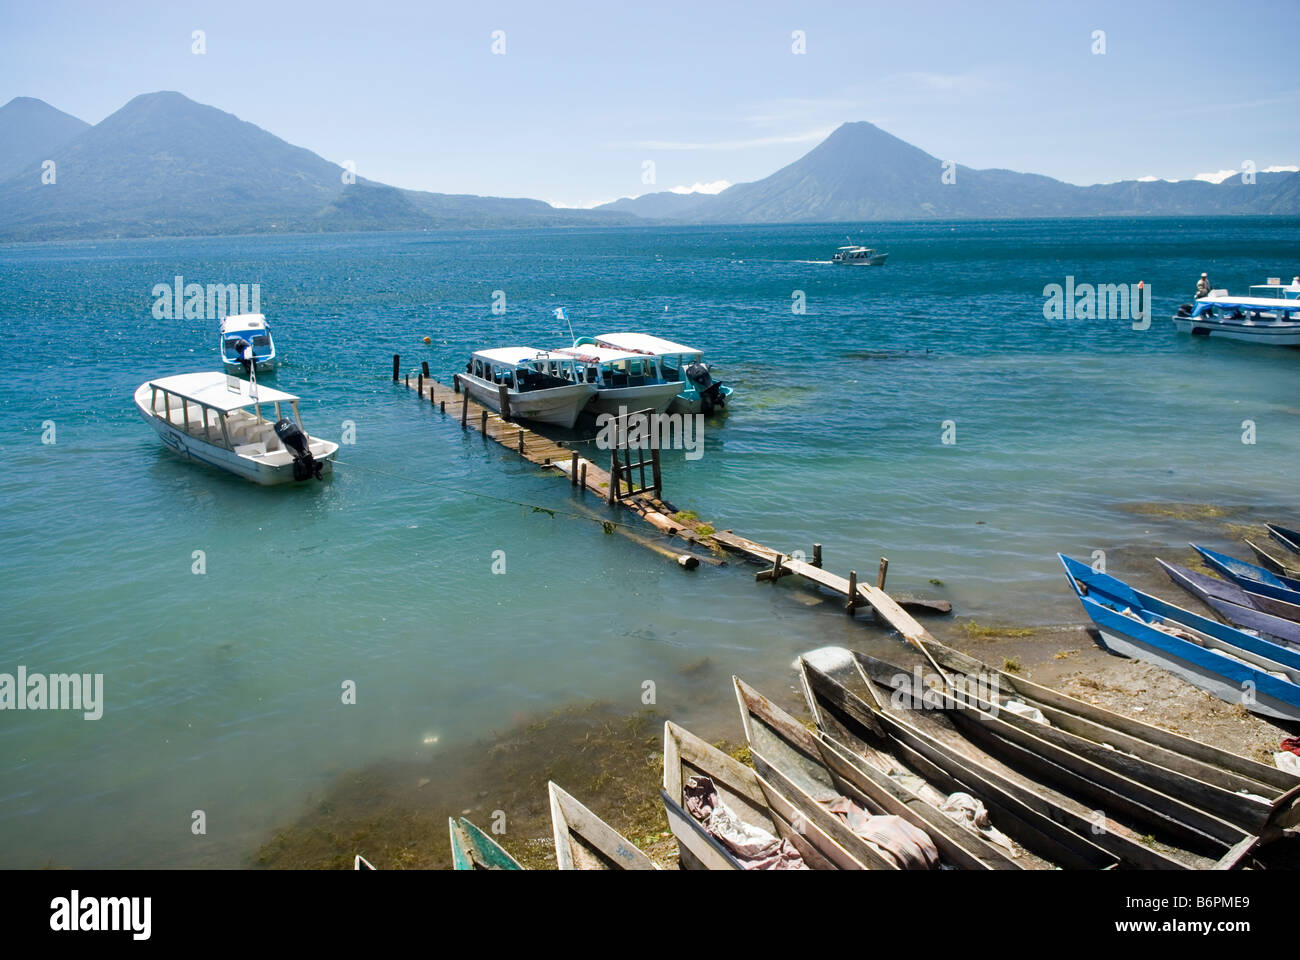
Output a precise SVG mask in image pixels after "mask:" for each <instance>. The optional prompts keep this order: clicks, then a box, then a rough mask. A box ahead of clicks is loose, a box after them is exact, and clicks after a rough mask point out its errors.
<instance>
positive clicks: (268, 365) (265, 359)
mask: <svg viewBox="0 0 1300 960" xmlns="http://www.w3.org/2000/svg"><path fill="white" fill-rule="evenodd" d="M219 348H220V351H221V362H222V364H223V365H224V366H225V368H226V372H227V373H239V372H240V371H241V370H247V369H248V367H247V364H248V363H249V362H251V363H253V364H254V365H255V369H254V372H255V373H270V372H271V371H272V370H274V369H275V362H276V357H275V341H274V340H272V339H271V329H270V328H269V327H268V326H267V325H266V317H265V316H263V315H262V314H260V313H236V314H231V315H230V316H228V317H226V318H225V319H224V320H222V321H221V339H220V343H219Z"/></svg>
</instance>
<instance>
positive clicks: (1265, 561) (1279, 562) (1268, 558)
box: [1243, 537, 1300, 580]
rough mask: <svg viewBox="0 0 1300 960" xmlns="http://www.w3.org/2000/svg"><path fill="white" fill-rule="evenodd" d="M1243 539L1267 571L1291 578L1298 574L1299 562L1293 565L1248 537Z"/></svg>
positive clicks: (1299, 573)
mask: <svg viewBox="0 0 1300 960" xmlns="http://www.w3.org/2000/svg"><path fill="white" fill-rule="evenodd" d="M1243 539H1244V540H1245V541H1246V546H1248V547H1250V551H1251V553H1253V554H1254V555H1255V559H1256V560H1258V561H1259V565H1260V566H1261V567H1263V568H1264V569H1265V570H1267V571H1268V572H1269V573H1271V574H1274V575H1275V576H1279V577H1290V578H1291V579H1293V580H1294V579H1295V578H1296V576H1298V575H1300V562H1297V563H1296V564H1294V565H1293V564H1291V563H1289V562H1287V561H1286V560H1283V559H1282V558H1281V557H1278V556H1275V555H1274V554H1272V553H1270V552H1269V551H1268V550H1265V549H1264V548H1263V547H1261V546H1260V545H1259V544H1258V543H1256V542H1255V541H1254V540H1252V539H1250V538H1249V537H1244V538H1243Z"/></svg>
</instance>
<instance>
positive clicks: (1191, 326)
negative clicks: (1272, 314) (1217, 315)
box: [1174, 317, 1300, 347]
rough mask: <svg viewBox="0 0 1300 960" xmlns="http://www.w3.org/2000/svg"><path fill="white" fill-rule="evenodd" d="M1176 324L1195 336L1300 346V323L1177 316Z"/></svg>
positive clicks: (1279, 345) (1281, 345)
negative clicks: (1226, 320) (1231, 321)
mask: <svg viewBox="0 0 1300 960" xmlns="http://www.w3.org/2000/svg"><path fill="white" fill-rule="evenodd" d="M1174 326H1176V327H1177V328H1178V329H1179V330H1180V331H1181V332H1183V333H1191V334H1193V335H1195V336H1201V337H1204V336H1209V337H1218V338H1219V339H1221V340H1241V341H1244V342H1246V343H1266V344H1270V345H1272V346H1277V347H1300V323H1254V324H1248V323H1224V322H1223V321H1220V320H1206V319H1203V318H1196V319H1192V318H1190V317H1175V318H1174Z"/></svg>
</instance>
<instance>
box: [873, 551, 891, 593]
mask: <svg viewBox="0 0 1300 960" xmlns="http://www.w3.org/2000/svg"><path fill="white" fill-rule="evenodd" d="M888 572H889V558H888V557H881V558H880V569H879V570H878V571H877V572H876V586H877V587H879V588H880V589H881V590H884V589H885V574H886V573H888Z"/></svg>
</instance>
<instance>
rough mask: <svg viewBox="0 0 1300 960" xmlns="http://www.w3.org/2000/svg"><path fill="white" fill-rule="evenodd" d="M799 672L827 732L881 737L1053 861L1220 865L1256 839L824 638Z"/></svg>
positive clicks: (850, 739) (866, 739)
mask: <svg viewBox="0 0 1300 960" xmlns="http://www.w3.org/2000/svg"><path fill="white" fill-rule="evenodd" d="M800 671H801V675H802V680H803V684H804V693H805V696H806V697H807V698H808V701H809V705H810V707H812V708H813V713H814V717H815V718H816V720H817V723H818V724H819V727H820V728H821V730H822V733H823V735H824V736H826V737H827V738H828V739H831V740H834V741H836V742H839V743H843V744H845V745H846V746H849V747H851V748H852V747H854V746H856V745H857V744H863V743H865V744H872V743H873V742H880V741H881V740H882V739H884V740H887V741H889V742H891V743H892V744H893V746H894V748H895V749H896V750H897V751H898V752H899V755H900V756H901V757H903V758H904V759H905V760H906V761H907V762H908V764H909V766H914V767H916V768H917V769H919V770H922V771H923V772H924V773H925V775H926V776H927V778H928V779H931V781H932V782H935V783H936V784H941V785H943V784H945V779H946V780H947V781H948V783H951V784H952V786H951V787H950V789H962V790H966V791H967V792H970V793H971V794H972V795H973V796H976V797H978V798H980V799H981V800H982V801H983V802H984V803H985V805H986V806H987V807H988V809H989V812H990V815H991V816H992V817H993V818H995V819H996V821H997V824H998V827H999V829H1001V830H1003V831H1004V832H1006V833H1007V834H1008V835H1010V836H1012V837H1013V838H1014V839H1016V841H1017V842H1019V843H1021V844H1023V845H1024V846H1026V847H1027V848H1029V849H1031V850H1035V851H1036V852H1038V853H1039V855H1040V856H1044V857H1045V858H1047V859H1051V860H1053V861H1054V862H1056V863H1058V864H1060V865H1061V866H1063V867H1072V868H1089V867H1091V868H1108V867H1112V866H1116V865H1123V866H1128V867H1134V868H1142V869H1214V868H1218V869H1227V868H1230V867H1234V866H1239V865H1241V862H1242V860H1243V859H1244V858H1245V857H1246V856H1247V854H1249V853H1250V852H1251V851H1252V850H1253V849H1254V848H1255V847H1256V845H1257V844H1258V842H1259V840H1258V838H1257V837H1255V836H1253V835H1251V834H1249V833H1247V832H1245V831H1243V830H1240V829H1238V828H1234V827H1233V826H1232V825H1230V824H1227V823H1226V822H1222V821H1216V820H1214V818H1211V817H1208V815H1207V816H1204V817H1195V816H1194V815H1191V816H1192V817H1193V818H1195V819H1197V820H1199V822H1200V827H1201V829H1200V830H1192V829H1188V828H1187V827H1186V826H1184V825H1183V824H1181V823H1179V822H1178V821H1176V820H1174V819H1172V818H1170V817H1168V816H1167V815H1165V813H1164V812H1163V811H1164V810H1166V809H1167V808H1168V807H1169V805H1171V804H1176V803H1178V801H1176V800H1174V799H1173V798H1169V797H1165V796H1164V795H1156V792H1155V791H1151V790H1150V789H1149V788H1144V787H1143V786H1142V785H1140V784H1136V783H1133V782H1132V781H1129V780H1127V779H1126V778H1123V777H1120V776H1118V775H1116V774H1115V773H1114V772H1113V771H1109V770H1105V769H1104V768H1100V767H1099V766H1098V765H1096V764H1093V763H1091V762H1090V761H1088V760H1087V759H1086V758H1083V757H1079V756H1077V755H1075V754H1072V753H1070V752H1069V751H1067V750H1064V749H1062V748H1060V747H1059V746H1057V745H1056V744H1053V743H1051V742H1049V741H1046V740H1042V739H1039V738H1035V737H1032V736H1028V735H1024V734H1023V733H1022V732H1021V731H1019V730H1018V728H1015V727H1012V726H1010V725H1009V724H1006V722H1005V721H1004V720H1001V719H1000V718H998V717H992V716H990V715H988V714H986V713H985V712H983V711H980V710H978V709H975V708H973V707H972V706H971V705H970V704H968V703H964V702H961V701H958V700H956V699H954V698H953V697H952V696H950V695H949V694H947V693H945V692H944V691H943V690H941V689H926V690H917V689H914V688H913V687H912V682H913V681H912V676H913V675H912V674H909V673H907V672H905V671H901V670H900V668H898V667H896V666H894V665H892V664H887V663H884V662H883V661H879V660H876V659H874V658H872V657H868V656H866V655H865V654H861V653H856V652H853V651H849V650H845V649H843V648H836V647H828V648H822V649H821V650H815V651H812V652H811V653H808V654H805V655H804V656H803V657H802V658H801V660H800ZM934 680H935V681H936V682H937V683H939V684H941V683H942V681H941V680H940V678H939V677H938V676H937V675H936V676H935V677H934ZM1153 802H1154V803H1155V804H1156V806H1158V807H1160V808H1161V809H1152V807H1151V806H1150V804H1152V803H1153ZM1203 831H1205V832H1203Z"/></svg>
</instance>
